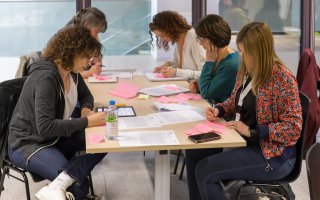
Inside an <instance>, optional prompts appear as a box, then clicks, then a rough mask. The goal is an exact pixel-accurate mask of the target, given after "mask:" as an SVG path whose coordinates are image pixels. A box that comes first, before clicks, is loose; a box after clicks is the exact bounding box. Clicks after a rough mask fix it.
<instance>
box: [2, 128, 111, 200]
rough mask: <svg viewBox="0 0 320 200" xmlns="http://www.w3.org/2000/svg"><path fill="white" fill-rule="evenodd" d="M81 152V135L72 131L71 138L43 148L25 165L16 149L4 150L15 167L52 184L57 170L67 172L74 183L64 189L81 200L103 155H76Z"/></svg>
mask: <svg viewBox="0 0 320 200" xmlns="http://www.w3.org/2000/svg"><path fill="white" fill-rule="evenodd" d="M81 151H85V133H84V131H83V132H76V133H74V134H72V136H71V137H68V138H66V137H60V139H59V141H58V142H57V143H56V144H55V145H53V146H50V147H45V148H43V149H41V150H40V151H38V152H37V153H36V154H34V155H33V156H32V157H31V158H30V159H29V162H28V164H26V159H25V158H24V157H23V154H22V152H21V151H19V149H16V150H14V151H13V150H12V149H10V148H9V149H8V152H9V158H10V160H11V161H12V162H13V163H15V164H16V165H17V166H18V167H21V168H23V169H26V170H28V171H30V172H32V173H35V174H37V175H39V176H41V177H43V178H45V179H48V180H50V181H53V180H54V179H55V178H56V177H57V176H58V174H59V173H60V172H61V171H65V172H67V174H68V175H69V176H71V177H72V178H73V179H74V180H75V183H74V184H72V185H71V186H70V187H69V188H68V189H67V190H68V191H69V192H71V193H72V194H73V195H74V196H75V198H76V199H77V200H78V199H84V198H85V197H86V195H87V194H88V192H89V183H88V178H87V177H88V175H89V174H90V172H91V171H92V169H93V168H94V167H95V166H96V165H97V164H98V163H99V162H100V161H101V160H102V159H103V158H104V156H105V155H106V154H104V153H99V154H84V155H76V154H77V153H78V152H81Z"/></svg>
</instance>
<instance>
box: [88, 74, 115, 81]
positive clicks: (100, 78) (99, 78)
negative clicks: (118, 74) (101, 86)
mask: <svg viewBox="0 0 320 200" xmlns="http://www.w3.org/2000/svg"><path fill="white" fill-rule="evenodd" d="M93 76H94V77H95V78H96V79H97V80H100V81H104V80H109V79H111V78H112V77H110V76H101V75H93Z"/></svg>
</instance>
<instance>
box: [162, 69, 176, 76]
mask: <svg viewBox="0 0 320 200" xmlns="http://www.w3.org/2000/svg"><path fill="white" fill-rule="evenodd" d="M161 73H162V74H163V76H164V77H167V78H169V77H175V76H176V73H177V69H176V68H173V67H163V68H162V69H161Z"/></svg>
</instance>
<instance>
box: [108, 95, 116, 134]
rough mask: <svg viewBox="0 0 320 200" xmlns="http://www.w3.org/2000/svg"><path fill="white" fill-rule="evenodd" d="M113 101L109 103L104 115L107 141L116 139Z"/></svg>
mask: <svg viewBox="0 0 320 200" xmlns="http://www.w3.org/2000/svg"><path fill="white" fill-rule="evenodd" d="M116 109H117V108H116V105H115V101H114V100H110V101H109V107H108V109H107V113H106V138H107V139H108V140H116V139H118V116H117V110H116Z"/></svg>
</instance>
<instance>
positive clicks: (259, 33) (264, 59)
mask: <svg viewBox="0 0 320 200" xmlns="http://www.w3.org/2000/svg"><path fill="white" fill-rule="evenodd" d="M236 42H237V46H238V48H239V43H241V44H242V45H243V47H244V49H245V52H244V53H245V54H249V55H251V56H252V57H253V59H254V61H255V65H256V66H254V69H253V71H248V68H247V67H246V65H245V62H242V66H241V68H240V70H239V77H238V78H240V80H242V79H243V78H244V76H245V75H246V74H250V76H251V78H252V91H253V93H254V94H256V92H257V89H258V87H259V86H261V85H262V84H264V83H265V82H266V81H267V80H268V79H270V78H271V76H272V70H273V67H275V66H277V65H282V66H284V64H283V63H282V62H281V60H280V59H279V57H278V56H277V55H276V52H275V50H274V40H273V35H272V32H271V30H270V28H269V26H268V25H267V24H266V23H263V22H251V23H249V24H247V25H245V26H244V27H243V28H242V29H241V30H240V31H239V33H238V35H237V40H236Z"/></svg>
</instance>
